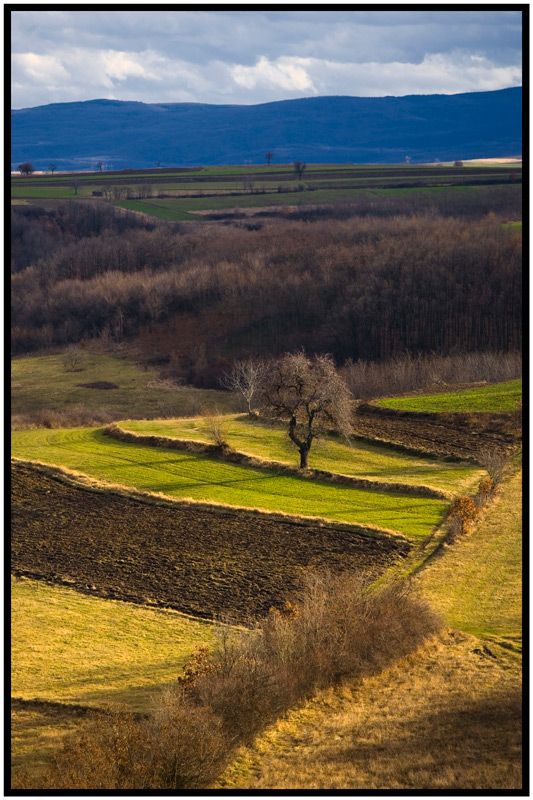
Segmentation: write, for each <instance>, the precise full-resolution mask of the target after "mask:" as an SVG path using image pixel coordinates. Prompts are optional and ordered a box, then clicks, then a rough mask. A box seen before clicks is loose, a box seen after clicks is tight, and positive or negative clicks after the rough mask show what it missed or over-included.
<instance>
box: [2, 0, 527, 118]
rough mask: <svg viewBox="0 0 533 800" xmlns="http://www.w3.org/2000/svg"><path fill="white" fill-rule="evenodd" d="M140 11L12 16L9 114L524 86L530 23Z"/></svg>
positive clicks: (464, 17)
mask: <svg viewBox="0 0 533 800" xmlns="http://www.w3.org/2000/svg"><path fill="white" fill-rule="evenodd" d="M33 8H34V9H35V6H33ZM55 8H56V9H57V8H58V7H57V6H56V7H55ZM85 8H87V7H85ZM100 8H101V6H100ZM115 8H116V6H115ZM137 8H138V7H136V6H135V5H131V6H129V10H113V11H105V10H104V11H103V10H77V9H72V7H70V8H68V10H53V11H51V10H44V11H41V10H17V11H12V19H11V23H12V24H11V41H12V47H11V51H12V98H11V107H12V108H30V107H33V106H39V105H46V104H48V103H64V102H73V101H80V100H94V99H99V98H108V99H116V100H137V101H141V102H144V103H179V102H195V103H215V104H229V103H232V104H235V103H236V104H246V105H250V104H256V103H266V102H272V101H276V100H286V99H292V98H297V97H316V96H324V95H350V96H354V97H383V96H386V95H395V96H402V95H408V94H457V93H459V92H475V91H490V90H494V89H504V88H507V87H510V86H521V84H522V69H521V58H522V53H521V36H522V19H521V16H522V15H521V12H520V11H504V10H492V9H491V7H490V6H484V7H483V6H480V10H468V11H463V10H449V11H446V10H445V11H431V10H427V8H426V10H422V11H417V10H409V11H402V10H399V11H389V10H384V9H381V10H379V9H378V10H371V11H350V10H340V11H339V10H337V11H329V10H310V9H312V6H307V7H306V10H303V11H300V10H295V9H294V7H292V10H289V11H268V10H264V9H263V8H258V9H250V8H249V6H248V7H247V10H243V11H241V10H233V11H228V10H225V9H223V7H222V8H221V10H218V9H216V10H204V9H202V7H201V5H199V6H197V7H196V10H190V11H189V10H188V11H175V10H166V9H164V7H163V10H149V7H146V6H142V9H144V8H146V9H147V10H136V9H137ZM159 8H160V9H161V6H160V7H159ZM169 8H174V6H172V7H170V6H169ZM209 8H210V9H213V6H210V7H209ZM411 8H412V6H411ZM470 8H472V6H470Z"/></svg>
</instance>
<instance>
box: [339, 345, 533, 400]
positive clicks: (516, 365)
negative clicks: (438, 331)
mask: <svg viewBox="0 0 533 800" xmlns="http://www.w3.org/2000/svg"><path fill="white" fill-rule="evenodd" d="M342 372H343V377H344V379H345V380H346V383H347V384H348V387H349V389H350V391H351V393H352V395H353V396H354V397H355V398H356V399H358V400H369V399H372V398H374V397H383V396H386V395H393V394H402V393H403V392H413V391H416V390H417V389H424V390H427V389H428V387H431V386H445V385H446V384H458V383H476V382H486V383H499V382H502V381H510V380H514V379H515V378H519V377H520V376H521V374H522V356H521V354H520V353H519V352H517V351H513V352H508V353H490V352H478V353H458V354H454V355H449V356H439V355H435V354H434V353H432V354H430V355H418V356H411V355H409V353H407V354H405V355H402V356H397V357H395V358H392V359H390V360H388V361H383V362H379V363H376V362H370V361H357V362H356V363H354V362H353V361H351V360H349V361H347V362H346V364H345V365H344V368H343V370H342Z"/></svg>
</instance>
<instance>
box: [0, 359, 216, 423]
mask: <svg viewBox="0 0 533 800" xmlns="http://www.w3.org/2000/svg"><path fill="white" fill-rule="evenodd" d="M82 367H83V368H82V369H81V371H78V372H68V371H67V370H66V369H65V367H64V365H63V356H62V355H51V356H31V357H28V358H16V359H13V360H12V362H11V382H12V407H11V413H12V414H21V415H25V414H33V413H35V412H37V411H40V410H42V409H49V410H54V411H73V410H74V411H75V410H76V408H82V409H86V410H89V411H104V412H109V413H110V414H112V415H113V416H114V418H115V419H116V418H119V417H120V416H136V415H138V416H143V417H150V416H157V415H159V416H160V415H161V414H167V413H176V412H177V413H180V409H183V412H181V413H185V414H187V413H198V412H199V411H200V410H201V409H202V408H203V407H204V406H206V405H209V404H215V403H216V404H217V405H218V406H222V407H223V406H224V402H225V401H226V402H227V401H228V400H230V398H229V395H228V393H224V392H216V391H209V390H202V389H192V388H181V387H176V388H170V389H169V388H162V387H161V385H160V384H158V383H157V382H155V383H154V381H155V379H156V377H157V376H156V373H155V372H152V371H149V370H143V369H140V368H139V366H138V365H137V364H136V363H135V361H134V360H133V359H129V358H117V357H115V356H106V355H96V354H94V353H88V352H86V353H85V355H84V362H83V365H82ZM95 381H108V382H110V383H115V384H117V385H118V386H119V388H118V389H109V390H98V389H85V388H83V387H80V386H78V384H80V383H93V382H95Z"/></svg>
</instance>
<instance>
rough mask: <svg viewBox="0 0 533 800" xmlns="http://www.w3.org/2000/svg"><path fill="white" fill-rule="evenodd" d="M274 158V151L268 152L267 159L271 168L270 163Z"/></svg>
mask: <svg viewBox="0 0 533 800" xmlns="http://www.w3.org/2000/svg"><path fill="white" fill-rule="evenodd" d="M273 158H274V153H273V152H272V150H267V152H266V153H265V159H266V162H267V165H268V166H270V162H271V161H272V159H273Z"/></svg>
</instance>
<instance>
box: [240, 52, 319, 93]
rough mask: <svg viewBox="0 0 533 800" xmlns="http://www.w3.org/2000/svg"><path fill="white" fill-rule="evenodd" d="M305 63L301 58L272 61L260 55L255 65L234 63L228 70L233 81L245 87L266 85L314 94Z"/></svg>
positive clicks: (252, 87) (269, 87)
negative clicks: (247, 65) (248, 65)
mask: <svg viewBox="0 0 533 800" xmlns="http://www.w3.org/2000/svg"><path fill="white" fill-rule="evenodd" d="M307 63H309V62H308V60H306V59H302V58H279V59H278V60H277V61H276V62H272V61H269V60H268V59H267V58H265V56H261V58H260V59H259V60H258V61H257V63H256V64H255V66H253V67H246V66H243V65H241V64H236V65H235V66H233V67H231V69H230V72H231V76H232V78H233V80H234V81H235V83H237V84H238V85H239V86H243V87H244V88H245V89H255V88H257V87H267V88H268V89H283V90H284V91H297V92H308V91H310V92H312V93H313V94H315V93H316V90H315V87H314V85H313V81H312V80H311V78H310V77H309V75H308V73H307V72H306V69H305V67H306V64H307Z"/></svg>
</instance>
